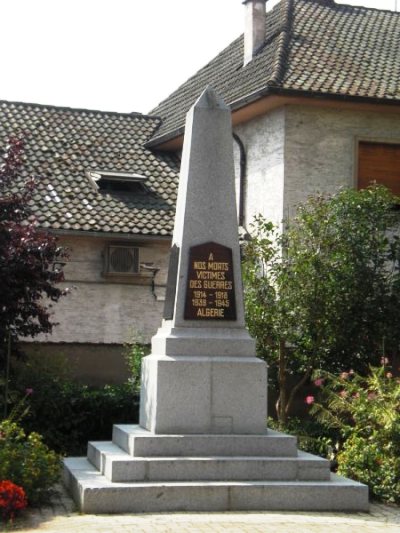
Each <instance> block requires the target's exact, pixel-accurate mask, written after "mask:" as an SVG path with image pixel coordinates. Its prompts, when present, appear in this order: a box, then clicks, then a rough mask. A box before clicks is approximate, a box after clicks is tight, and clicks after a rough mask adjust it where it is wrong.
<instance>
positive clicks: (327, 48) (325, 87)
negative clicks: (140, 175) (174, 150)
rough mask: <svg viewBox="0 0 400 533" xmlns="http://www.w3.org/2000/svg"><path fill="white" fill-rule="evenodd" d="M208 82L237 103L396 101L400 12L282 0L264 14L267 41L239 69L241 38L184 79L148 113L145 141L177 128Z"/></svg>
mask: <svg viewBox="0 0 400 533" xmlns="http://www.w3.org/2000/svg"><path fill="white" fill-rule="evenodd" d="M207 85H211V86H212V87H213V88H214V89H215V90H216V91H217V92H218V93H219V94H221V95H222V96H223V98H224V99H225V101H226V102H227V103H229V104H231V105H232V108H233V109H235V108H238V107H241V106H242V105H244V104H245V103H247V102H249V101H251V100H252V99H255V98H257V97H260V96H261V95H263V94H277V93H280V94H283V93H285V92H286V93H294V92H295V93H296V94H298V95H301V94H306V95H308V96H312V95H316V96H321V95H324V96H334V97H341V98H343V97H348V98H353V99H354V98H366V99H379V100H380V101H385V102H391V103H394V102H396V103H398V102H399V101H400V13H395V12H392V11H381V10H377V9H367V8H365V7H355V6H350V5H343V4H335V2H334V1H333V0H281V2H280V3H279V4H277V5H276V6H275V7H274V8H273V9H272V10H271V11H270V12H267V17H266V41H265V45H264V47H263V48H262V49H261V50H260V51H259V52H258V54H257V55H256V56H255V57H254V58H253V60H252V61H251V62H249V63H248V64H247V65H246V66H245V67H243V36H241V37H239V38H238V39H236V40H235V41H234V42H233V43H232V44H230V45H229V46H228V47H227V48H226V49H225V50H224V51H223V52H221V53H220V54H219V55H218V56H217V57H216V58H214V59H213V60H212V61H211V62H210V63H208V64H207V65H206V66H205V67H204V68H202V69H201V70H200V71H199V72H197V74H195V75H194V76H193V77H191V78H190V79H189V80H187V81H186V82H185V83H184V84H183V85H181V87H179V88H178V89H177V90H176V91H175V92H174V93H173V94H171V95H170V96H169V97H168V98H167V99H166V100H164V101H163V102H161V104H159V105H158V106H157V107H156V108H155V109H153V111H152V114H154V115H158V116H160V117H161V119H162V121H163V123H162V125H161V127H160V129H159V130H157V132H156V134H155V136H154V137H153V139H152V141H151V142H150V143H149V145H156V144H158V143H160V142H162V141H165V140H168V139H169V138H173V137H175V136H176V135H177V134H179V133H182V128H183V126H184V120H185V114H186V113H187V111H188V110H189V108H190V107H191V105H192V104H193V103H194V101H195V100H196V99H197V97H198V96H199V95H200V94H201V92H202V91H203V90H204V88H205V87H206V86H207Z"/></svg>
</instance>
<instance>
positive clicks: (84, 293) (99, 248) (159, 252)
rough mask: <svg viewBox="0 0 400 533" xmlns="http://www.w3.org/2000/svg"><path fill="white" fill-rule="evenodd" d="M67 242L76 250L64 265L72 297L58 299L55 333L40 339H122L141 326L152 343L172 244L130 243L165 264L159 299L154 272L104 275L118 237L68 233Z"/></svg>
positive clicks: (143, 256)
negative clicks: (124, 278) (124, 277)
mask: <svg viewBox="0 0 400 533" xmlns="http://www.w3.org/2000/svg"><path fill="white" fill-rule="evenodd" d="M118 242H120V241H118ZM61 243H62V244H63V245H64V246H67V247H68V248H69V250H70V258H69V260H68V262H67V264H66V266H65V268H64V272H65V278H66V283H65V284H64V285H65V286H67V287H70V288H71V290H70V293H69V294H68V296H66V297H63V298H61V299H60V301H59V302H58V303H56V304H54V307H53V313H54V317H53V318H54V320H55V321H56V322H59V325H58V326H56V327H55V328H54V330H53V333H52V334H51V335H42V336H41V337H37V338H35V339H34V340H35V341H42V342H51V343H54V342H56V343H61V342H64V343H70V342H74V343H94V344H103V343H104V344H122V343H124V342H126V341H128V339H129V337H130V335H131V332H132V331H133V330H135V331H138V332H140V333H142V334H143V335H144V340H145V341H146V342H149V341H150V338H151V336H152V335H153V334H154V333H155V331H156V330H157V328H158V327H159V325H160V321H161V315H162V309H163V305H164V302H163V300H164V295H165V283H166V274H167V265H168V263H167V260H168V252H169V243H168V242H163V243H162V242H158V243H151V244H148V243H146V244H144V243H136V242H135V241H132V242H131V243H129V244H130V245H133V246H139V248H140V252H139V253H140V262H141V263H142V262H143V263H153V264H154V267H157V268H159V269H160V270H159V272H158V273H157V275H156V278H155V295H156V296H157V298H155V296H154V295H153V293H152V290H151V275H150V274H147V276H148V277H147V278H145V279H143V278H142V279H139V280H136V281H135V280H130V281H128V280H127V281H126V282H120V281H113V280H110V279H106V278H104V277H103V274H102V272H103V254H104V251H105V248H106V245H107V244H116V242H114V241H107V240H106V239H102V238H87V237H68V238H67V237H62V238H61ZM125 244H128V243H125ZM137 283H141V284H137Z"/></svg>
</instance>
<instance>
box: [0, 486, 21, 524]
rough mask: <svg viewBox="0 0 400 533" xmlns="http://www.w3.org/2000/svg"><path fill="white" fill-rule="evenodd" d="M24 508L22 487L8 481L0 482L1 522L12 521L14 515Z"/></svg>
mask: <svg viewBox="0 0 400 533" xmlns="http://www.w3.org/2000/svg"><path fill="white" fill-rule="evenodd" d="M26 506H27V500H26V495H25V491H24V489H23V488H22V487H19V486H18V485H15V484H14V483H12V482H11V481H8V480H4V481H0V514H1V518H2V519H3V520H13V519H14V517H15V514H16V513H17V512H18V511H20V510H21V509H25V507H26Z"/></svg>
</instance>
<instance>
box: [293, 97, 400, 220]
mask: <svg viewBox="0 0 400 533" xmlns="http://www.w3.org/2000/svg"><path fill="white" fill-rule="evenodd" d="M359 140H375V141H392V142H393V141H397V142H400V115H399V114H395V113H393V112H390V110H387V109H384V108H383V109H382V111H381V112H372V111H361V110H360V111H354V110H345V109H340V108H331V109H329V108H322V107H321V108H319V107H307V106H288V107H287V108H286V121H285V190H284V206H283V213H284V215H285V216H288V215H289V216H291V215H293V214H294V212H295V209H296V205H298V204H299V203H300V202H303V201H305V200H306V199H307V197H308V196H310V195H311V194H315V193H318V192H323V193H326V192H327V193H331V192H335V191H337V190H338V188H339V187H341V186H348V187H351V186H353V185H356V176H357V144H358V141H359Z"/></svg>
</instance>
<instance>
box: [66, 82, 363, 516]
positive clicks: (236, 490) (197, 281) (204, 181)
mask: <svg viewBox="0 0 400 533" xmlns="http://www.w3.org/2000/svg"><path fill="white" fill-rule="evenodd" d="M185 131H186V133H185V141H184V148H183V155H182V166H181V175H180V182H179V193H178V203H177V211H176V218H175V229H174V236H173V242H172V250H171V261H170V268H169V276H168V288H167V299H166V306H165V311H164V320H163V322H162V325H161V327H160V328H159V330H158V331H157V333H156V334H155V336H154V337H153V339H152V352H151V355H149V356H147V357H146V358H145V359H144V360H143V364H142V388H141V400H140V421H139V425H115V426H114V428H113V438H112V442H89V444H88V455H87V457H86V458H67V459H66V460H65V468H64V482H65V484H66V486H67V488H68V489H69V490H70V491H71V493H72V494H73V497H74V499H75V501H76V502H77V504H78V506H79V508H80V509H81V511H82V512H85V513H128V512H135V513H136V512H166V511H210V512H211V511H229V510H232V511H239V510H303V511H334V510H335V511H366V510H368V488H367V487H366V486H365V485H362V484H360V483H356V482H354V481H351V480H348V479H345V478H342V477H339V476H336V475H334V474H331V472H330V464H329V461H327V460H326V459H321V458H319V457H316V456H313V455H310V454H308V453H305V452H302V451H299V450H298V449H297V445H296V438H295V437H293V436H289V435H285V434H282V433H279V432H276V431H272V430H270V429H267V428H266V419H267V367H266V364H265V363H264V361H262V360H260V359H258V358H256V356H255V342H254V340H253V339H252V338H251V337H250V336H249V334H248V332H247V330H246V328H245V323H244V307H243V292H242V280H241V269H240V250H239V241H238V226H237V214H236V197H235V186H234V168H233V153H232V129H231V113H230V110H229V108H228V107H227V106H226V105H225V104H224V102H223V101H222V100H221V99H220V98H219V97H218V95H216V94H215V92H214V91H213V90H212V89H211V88H207V89H206V90H205V91H204V92H203V94H202V95H201V97H200V98H199V100H198V101H197V102H196V103H195V105H194V106H193V107H192V109H191V110H190V111H189V113H188V116H187V121H186V130H185Z"/></svg>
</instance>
